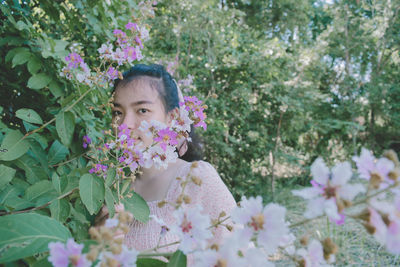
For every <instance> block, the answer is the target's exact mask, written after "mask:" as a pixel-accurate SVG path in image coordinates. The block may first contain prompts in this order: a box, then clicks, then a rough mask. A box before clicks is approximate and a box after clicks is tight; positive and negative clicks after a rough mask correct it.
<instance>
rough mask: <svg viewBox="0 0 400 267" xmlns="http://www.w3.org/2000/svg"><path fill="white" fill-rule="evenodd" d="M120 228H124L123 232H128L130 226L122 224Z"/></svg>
mask: <svg viewBox="0 0 400 267" xmlns="http://www.w3.org/2000/svg"><path fill="white" fill-rule="evenodd" d="M120 229H121V230H122V232H123V233H124V234H127V233H128V232H129V227H128V226H127V225H122V226H121V227H120Z"/></svg>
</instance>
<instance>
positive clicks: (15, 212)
mask: <svg viewBox="0 0 400 267" xmlns="http://www.w3.org/2000/svg"><path fill="white" fill-rule="evenodd" d="M77 189H78V187H76V188H74V189H72V190H71V191H69V192H67V193H65V194H63V195H61V196H59V197H57V198H55V199H53V200H50V201H49V202H47V203H45V204H43V205H41V206H39V207H34V208H30V209H26V210H17V211H10V212H5V213H0V216H4V215H11V214H18V213H25V212H31V211H35V210H40V209H43V208H46V207H47V206H48V205H50V204H51V203H52V202H53V201H55V200H59V199H62V198H64V197H66V196H68V195H70V194H72V193H73V192H74V191H75V190H77Z"/></svg>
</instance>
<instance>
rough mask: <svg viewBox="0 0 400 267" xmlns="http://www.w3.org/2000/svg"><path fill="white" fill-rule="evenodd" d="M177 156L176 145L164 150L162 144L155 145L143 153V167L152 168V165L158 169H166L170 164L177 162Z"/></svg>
mask: <svg viewBox="0 0 400 267" xmlns="http://www.w3.org/2000/svg"><path fill="white" fill-rule="evenodd" d="M177 158H178V154H177V153H176V149H175V147H171V146H167V149H166V150H165V151H164V150H163V149H162V148H161V147H160V146H153V147H150V148H149V149H148V150H147V151H145V152H144V153H143V159H144V164H143V167H145V168H150V167H151V166H155V167H156V168H157V169H159V168H161V167H163V168H164V169H166V168H167V167H168V164H169V163H171V162H175V161H176V159H177Z"/></svg>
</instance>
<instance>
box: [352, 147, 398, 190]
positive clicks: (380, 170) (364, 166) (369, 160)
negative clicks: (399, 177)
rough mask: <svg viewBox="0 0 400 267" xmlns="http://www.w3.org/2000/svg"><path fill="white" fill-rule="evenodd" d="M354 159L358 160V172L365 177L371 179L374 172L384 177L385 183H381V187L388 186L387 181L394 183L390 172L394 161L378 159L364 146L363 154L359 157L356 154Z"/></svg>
mask: <svg viewBox="0 0 400 267" xmlns="http://www.w3.org/2000/svg"><path fill="white" fill-rule="evenodd" d="M353 160H354V161H355V162H356V165H357V169H358V173H359V174H360V177H361V178H363V179H367V180H369V179H370V178H371V175H372V174H377V175H379V176H380V177H382V179H383V181H385V182H386V184H385V183H381V184H380V188H384V187H386V186H387V183H390V184H391V183H393V181H392V180H390V179H389V176H388V175H389V173H390V172H391V171H392V170H393V168H394V167H395V166H394V163H393V162H392V161H391V160H389V159H387V158H380V159H378V160H377V159H376V158H375V157H374V155H373V154H372V152H371V151H369V150H367V149H365V148H362V149H361V155H360V156H359V157H357V156H354V157H353Z"/></svg>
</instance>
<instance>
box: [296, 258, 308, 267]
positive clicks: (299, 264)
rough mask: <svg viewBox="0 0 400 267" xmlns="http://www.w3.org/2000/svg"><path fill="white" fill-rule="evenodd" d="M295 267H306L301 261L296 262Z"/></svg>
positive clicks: (304, 261) (304, 262)
mask: <svg viewBox="0 0 400 267" xmlns="http://www.w3.org/2000/svg"><path fill="white" fill-rule="evenodd" d="M297 267H306V260H305V259H301V260H299V261H297Z"/></svg>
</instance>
